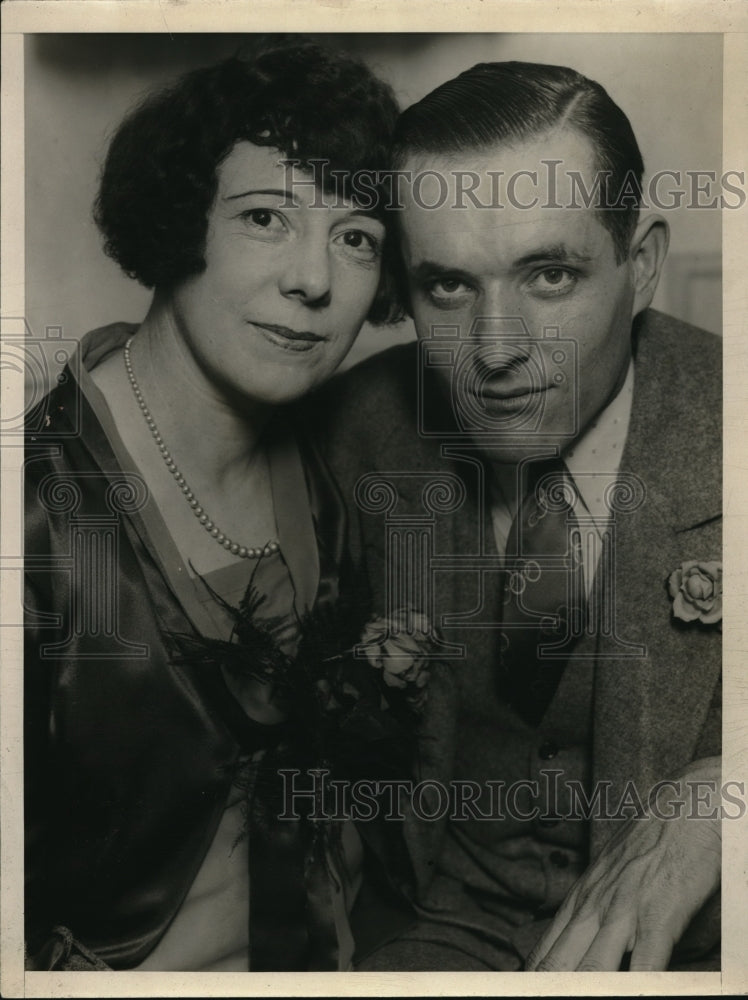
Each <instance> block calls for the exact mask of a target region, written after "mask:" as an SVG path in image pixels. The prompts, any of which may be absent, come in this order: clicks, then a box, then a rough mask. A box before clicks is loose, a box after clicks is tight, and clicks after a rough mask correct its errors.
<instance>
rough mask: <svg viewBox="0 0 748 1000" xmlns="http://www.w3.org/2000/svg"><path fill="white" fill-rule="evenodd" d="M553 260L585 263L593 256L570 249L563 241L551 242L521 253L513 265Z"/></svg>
mask: <svg viewBox="0 0 748 1000" xmlns="http://www.w3.org/2000/svg"><path fill="white" fill-rule="evenodd" d="M548 260H550V261H554V262H556V263H559V264H562V263H574V264H587V263H589V262H590V261H591V260H594V257H593V256H592V255H590V254H583V253H577V251H576V250H571V249H569V247H567V246H566V244H564V243H553V244H551V245H550V246H547V247H538V249H537V250H533V251H532V252H531V253H527V254H523V256H522V257H518V258H517V260H515V261H513V263H512V266H513V267H526V266H527V265H528V264H537V263H538V262H540V261H548Z"/></svg>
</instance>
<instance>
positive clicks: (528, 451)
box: [471, 434, 570, 465]
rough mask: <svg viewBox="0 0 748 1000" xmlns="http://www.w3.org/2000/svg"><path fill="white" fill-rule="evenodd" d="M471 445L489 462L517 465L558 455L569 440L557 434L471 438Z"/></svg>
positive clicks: (477, 436) (478, 436)
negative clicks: (533, 459)
mask: <svg viewBox="0 0 748 1000" xmlns="http://www.w3.org/2000/svg"><path fill="white" fill-rule="evenodd" d="M471 444H472V445H473V446H474V447H476V448H477V449H478V450H479V451H480V452H481V454H482V456H483V458H485V459H486V460H488V461H489V462H500V463H502V464H506V465H517V464H518V463H519V462H522V461H525V460H526V459H532V458H545V457H548V456H554V455H560V454H562V453H563V451H564V450H565V449H566V448H567V447H568V445H569V444H570V441H569V438H568V437H566V436H564V437H562V436H561V435H558V434H547V435H534V434H533V435H526V436H524V437H511V436H509V435H507V436H506V437H504V436H502V437H496V438H491V437H486V436H480V435H476V436H471Z"/></svg>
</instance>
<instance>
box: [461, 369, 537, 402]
mask: <svg viewBox="0 0 748 1000" xmlns="http://www.w3.org/2000/svg"><path fill="white" fill-rule="evenodd" d="M518 375H519V377H518ZM548 388H549V387H548V386H546V385H543V384H542V383H540V382H539V381H538V380H537V379H532V378H530V379H528V378H527V372H524V373H522V374H519V373H518V372H517V371H516V370H515V371H506V372H502V373H498V374H488V373H487V374H486V375H484V376H483V377H482V378H478V379H476V381H475V384H474V385H473V386H472V391H473V394H474V395H475V397H476V399H477V400H478V401H479V402H480V403H481V404H482V405H483V406H484V407H486V408H487V409H502V410H511V409H516V408H519V407H523V406H527V405H530V406H532V405H533V402H534V401H536V400H539V399H540V397H541V396H542V394H543V393H545V392H547V391H548Z"/></svg>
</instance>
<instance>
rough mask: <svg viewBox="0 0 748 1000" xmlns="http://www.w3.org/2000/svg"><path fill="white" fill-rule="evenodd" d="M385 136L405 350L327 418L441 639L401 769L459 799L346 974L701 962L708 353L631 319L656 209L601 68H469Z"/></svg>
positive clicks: (713, 520) (365, 557) (715, 352)
mask: <svg viewBox="0 0 748 1000" xmlns="http://www.w3.org/2000/svg"><path fill="white" fill-rule="evenodd" d="M395 153H396V156H395V161H396V162H395V165H396V167H397V168H399V169H400V170H402V171H403V172H404V173H403V174H402V175H401V177H400V180H401V181H404V183H401V184H400V187H399V192H400V193H401V194H402V199H403V206H404V207H403V210H402V212H401V213H400V215H399V219H398V222H399V226H400V233H401V242H402V257H403V264H404V272H405V275H406V280H407V288H408V299H409V307H410V311H411V314H412V316H413V319H414V321H415V326H416V330H417V333H418V337H419V341H420V343H419V344H418V345H407V346H406V347H403V348H396V349H393V350H392V351H388V352H386V353H385V354H383V355H380V356H378V357H375V358H373V359H372V360H370V361H369V362H367V363H365V364H364V365H362V366H360V367H359V368H358V369H355V370H354V371H353V372H351V373H349V374H348V375H347V376H345V377H344V378H343V379H341V380H340V381H339V382H338V383H337V385H336V386H335V390H334V393H331V394H330V395H329V400H330V402H329V404H328V405H327V409H326V410H325V411H324V412H325V417H326V419H327V425H326V427H325V428H324V433H325V434H326V435H327V442H328V453H329V459H330V462H331V464H332V467H333V471H334V472H335V474H336V476H337V477H338V479H339V482H340V483H341V486H342V488H343V492H344V494H345V495H346V497H347V499H348V500H349V502H350V506H351V511H352V532H351V536H352V545H353V547H354V554H355V555H357V556H358V558H359V560H360V562H361V564H362V566H363V567H364V568H365V570H366V572H367V575H368V578H369V581H370V584H371V587H372V591H373V595H374V600H375V602H376V603H378V604H379V605H380V606H381V607H384V608H391V607H392V606H396V605H397V604H402V603H408V604H411V603H416V604H419V605H420V606H421V607H422V609H423V610H425V611H427V612H428V613H429V614H430V615H431V616H432V620H433V621H434V624H435V625H436V626H437V628H438V629H439V632H440V634H441V642H442V647H441V649H442V656H443V661H444V663H448V664H450V665H451V670H452V675H453V678H454V683H455V687H456V691H455V693H454V696H449V697H445V696H444V695H443V693H440V691H439V690H437V687H438V685H437V686H436V687H435V690H434V691H433V692H432V693H433V701H432V704H431V705H430V708H429V713H430V714H428V715H427V718H426V720H425V722H424V731H423V741H422V742H423V745H424V747H425V752H424V757H423V758H422V768H421V771H420V775H419V776H420V777H421V778H423V779H435V780H438V781H439V782H441V783H442V784H450V788H451V790H452V793H454V794H456V796H457V797H456V798H455V797H454V794H453V797H452V799H451V808H450V811H449V815H448V817H447V818H446V819H444V820H443V821H442V822H439V821H438V820H437V819H436V818H435V819H434V820H433V822H430V823H429V822H428V820H427V819H426V818H425V817H424V816H423V809H419V810H416V812H418V814H419V815H410V816H409V817H408V825H407V836H408V842H409V846H410V851H411V856H412V859H413V865H414V868H415V871H416V875H417V878H418V886H419V888H418V892H419V894H418V898H417V905H418V913H419V919H418V922H417V923H416V924H415V926H414V927H412V928H411V929H410V930H409V931H408V932H407V933H406V934H405V935H403V936H402V937H401V938H400V939H399V940H397V941H395V942H393V943H392V944H390V945H389V946H388V947H386V948H384V949H382V950H381V951H380V952H378V953H377V954H375V955H374V956H371V957H370V958H369V959H368V960H367V961H366V962H364V963H363V964H362V965H361V967H362V968H366V969H413V970H418V969H423V970H442V969H453V970H456V969H465V970H467V969H507V970H512V969H520V968H523V967H524V968H528V969H531V970H533V969H539V970H544V969H549V970H561V969H590V970H593V969H600V970H606V969H610V970H617V969H619V968H622V967H630V968H631V969H632V970H637V969H638V970H648V969H664V968H667V967H670V968H710V967H711V968H715V967H718V961H719V958H718V936H719V931H718V912H719V911H718V905H719V904H718V900H719V897H718V894H717V893H718V886H719V868H720V828H719V809H718V808H717V806H718V795H717V793H718V790H719V783H720V759H719V756H718V755H719V753H720V692H721V689H720V636H719V631H718V619H719V614H720V607H721V597H720V595H721V568H720V566H719V563H718V560H719V558H720V555H719V554H720V513H721V500H720V452H721V444H720V412H721V390H720V375H721V371H720V354H719V342H718V340H717V338H715V337H713V336H711V335H708V334H706V333H704V332H702V331H698V330H696V329H694V328H692V327H689V326H687V325H685V324H683V323H680V322H677V321H675V320H673V319H671V318H669V317H665V316H662V315H660V314H657V313H654V312H652V311H650V310H649V305H650V303H651V301H652V297H653V295H654V292H655V289H656V287H657V282H658V279H659V276H660V272H661V268H662V264H663V260H664V258H665V254H666V251H667V244H668V233H667V226H666V223H665V222H664V220H663V219H662V218H661V217H658V216H656V215H652V214H644V213H642V212H640V211H639V198H638V191H639V189H640V185H641V179H642V173H643V164H642V160H641V156H640V153H639V150H638V147H637V143H636V139H635V137H634V135H633V132H632V130H631V127H630V125H629V122H628V120H627V119H626V117H625V115H624V114H623V112H622V111H621V110H620V109H619V108H618V107H617V106H616V105H615V104H614V103H613V102H612V101H611V100H610V98H609V97H608V95H607V94H606V92H605V91H604V90H603V89H602V87H600V86H599V85H598V84H596V83H594V82H592V81H590V80H587V79H586V78H584V77H582V76H580V75H579V74H577V73H575V72H573V71H572V70H569V69H565V68H562V67H553V66H540V65H530V64H522V63H504V64H502V63H495V64H485V65H479V66H476V67H474V68H473V69H471V70H469V71H467V72H466V73H463V74H462V75H461V76H460V77H458V78H457V79H455V80H452V81H449V82H448V83H446V84H444V85H442V86H441V87H439V88H438V89H437V90H436V91H434V92H433V93H432V94H430V95H428V96H427V97H426V98H424V99H423V100H422V101H421V102H420V103H419V104H417V105H415V106H414V107H412V108H410V109H409V110H408V111H407V112H405V113H404V115H403V116H402V118H401V122H400V126H399V129H398V136H397V142H396V150H395ZM440 477H441V478H440ZM383 484H385V485H384V487H383ZM377 489H379V493H377ZM388 489H389V492H387V490H388ZM439 490H441V493H440V492H439ZM429 491H430V492H429ZM354 498H355V502H354ZM383 498H384V500H383ZM393 539H394V541H393ZM658 783H660V784H658ZM502 792H503V793H504V794H503V798H502V796H501V794H500V793H502ZM440 818H441V814H440ZM689 963H691V964H689ZM694 963H695V964H694Z"/></svg>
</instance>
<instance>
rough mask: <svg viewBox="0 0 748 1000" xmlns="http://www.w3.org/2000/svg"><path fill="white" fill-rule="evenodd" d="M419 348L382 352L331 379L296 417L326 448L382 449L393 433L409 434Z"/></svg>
mask: <svg viewBox="0 0 748 1000" xmlns="http://www.w3.org/2000/svg"><path fill="white" fill-rule="evenodd" d="M418 359H419V352H418V344H417V342H415V341H413V342H411V343H408V344H399V345H397V346H396V347H391V348H389V349H388V350H385V351H381V352H380V353H378V354H375V355H372V356H371V357H369V358H367V359H366V360H364V361H362V362H360V363H359V364H358V365H356V366H355V367H353V368H351V369H349V370H348V371H346V372H343V373H342V374H340V375H336V376H335V377H334V378H332V379H331V380H330V381H329V382H328V383H327V384H326V385H324V386H323V387H322V388H321V389H319V390H317V391H316V392H315V393H313V394H312V395H310V396H308V397H307V398H306V399H305V400H304V401H303V402H302V405H301V410H300V415H301V418H302V420H303V422H304V424H305V425H306V426H307V428H308V429H309V430H311V431H312V433H313V434H315V436H316V437H317V439H318V440H321V441H323V442H324V443H325V445H326V446H327V447H328V448H329V447H334V446H335V445H336V444H340V443H342V442H344V441H345V442H349V441H356V442H357V444H358V445H360V446H361V447H362V448H365V447H366V446H367V442H368V443H370V444H372V445H375V446H376V445H378V444H382V443H383V442H384V441H385V440H386V439H387V438H388V437H390V436H391V435H392V434H393V433H394V432H395V431H396V430H397V429H399V428H402V429H405V430H410V432H411V433H414V430H415V426H416V420H417V416H416V415H417V410H418Z"/></svg>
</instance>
